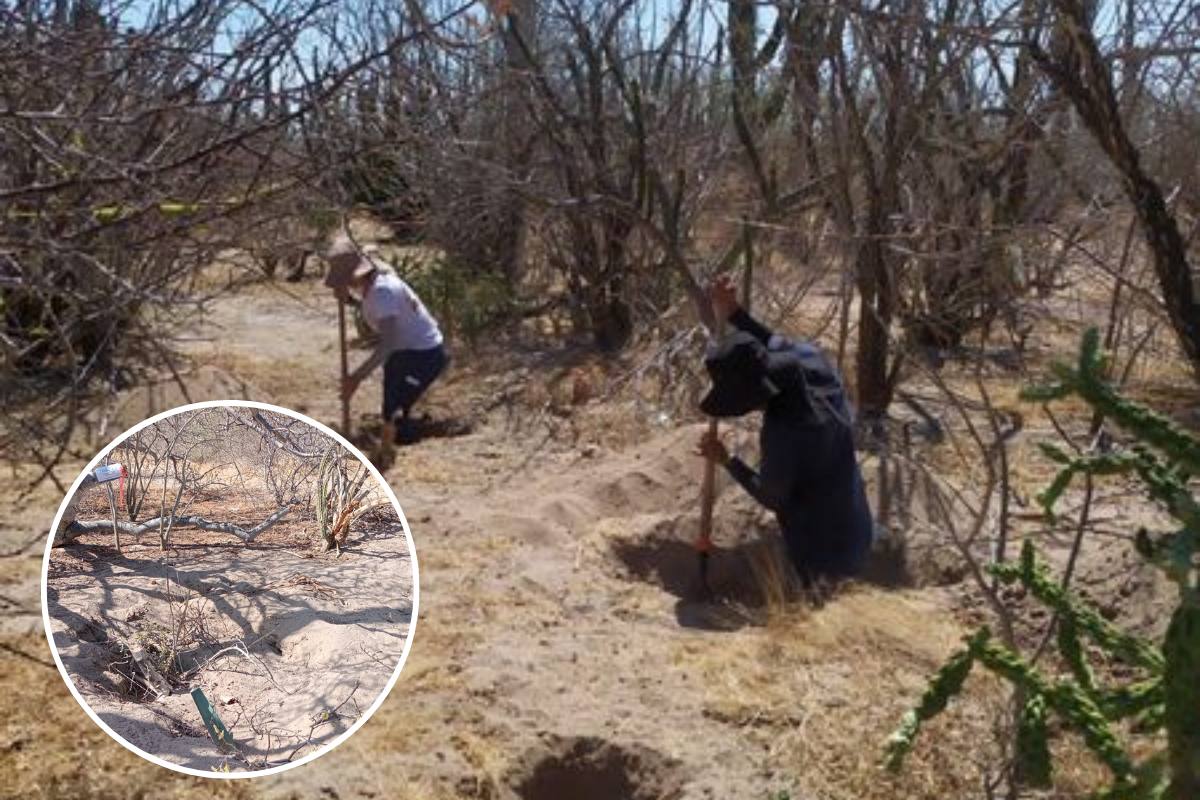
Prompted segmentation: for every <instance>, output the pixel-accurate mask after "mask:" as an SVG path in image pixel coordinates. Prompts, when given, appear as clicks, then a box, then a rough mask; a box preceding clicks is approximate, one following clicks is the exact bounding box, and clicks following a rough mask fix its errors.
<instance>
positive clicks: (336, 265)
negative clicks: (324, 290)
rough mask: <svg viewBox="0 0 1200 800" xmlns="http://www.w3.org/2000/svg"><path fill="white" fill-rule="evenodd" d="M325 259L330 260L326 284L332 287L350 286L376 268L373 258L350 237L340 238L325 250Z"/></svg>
mask: <svg viewBox="0 0 1200 800" xmlns="http://www.w3.org/2000/svg"><path fill="white" fill-rule="evenodd" d="M325 260H326V261H327V262H329V274H328V275H326V276H325V285H326V286H328V287H329V288H331V289H334V288H337V287H339V286H349V285H350V284H351V283H353V282H354V281H355V280H356V279H357V278H361V277H362V276H363V275H366V274H368V273H370V272H373V271H374V270H375V266H374V264H372V263H371V260H370V259H369V258H367V257H366V255H365V254H364V253H363V252H362V250H360V249H359V247H358V245H356V244H355V243H354V242H352V241H350V240H349V239H339V240H337V241H336V242H334V243H333V244H332V245H330V247H329V249H328V250H326V251H325Z"/></svg>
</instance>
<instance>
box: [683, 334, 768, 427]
mask: <svg viewBox="0 0 1200 800" xmlns="http://www.w3.org/2000/svg"><path fill="white" fill-rule="evenodd" d="M770 363H771V359H770V354H769V353H768V351H767V348H766V347H765V346H764V345H763V343H762V342H760V341H759V340H758V339H756V338H754V336H752V335H751V334H749V333H746V332H744V331H735V332H733V333H731V334H729V335H728V336H726V337H725V338H724V339H722V340H721V342H720V344H718V345H717V347H716V349H715V350H713V351H712V352H711V353H709V354H708V356H706V357H705V359H704V366H705V368H707V369H708V374H709V377H711V378H712V382H713V385H712V389H710V390H709V392H708V394H707V395H705V396H704V399H703V400H701V401H700V410H701V411H703V412H704V413H705V414H707V415H709V416H710V417H740V416H742V415H743V414H749V413H750V412H751V411H761V410H763V409H765V408H766V407H767V402H768V401H769V400H771V398H773V397H775V396H776V395H778V394H779V387H778V386H777V385H776V383H775V382H774V381H772V380H771V378H770V376H769V374H768V371H769V369H770Z"/></svg>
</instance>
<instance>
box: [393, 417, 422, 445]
mask: <svg viewBox="0 0 1200 800" xmlns="http://www.w3.org/2000/svg"><path fill="white" fill-rule="evenodd" d="M393 424H394V425H395V433H394V434H393V435H394V437H395V442H396V444H398V445H409V444H416V443H417V442H419V441H421V428H420V426H419V425H418V424H417V423H416V422H415V421H414V420H412V419H408V418H405V419H398V420H396V421H395V423H393Z"/></svg>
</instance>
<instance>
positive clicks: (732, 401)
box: [699, 279, 874, 586]
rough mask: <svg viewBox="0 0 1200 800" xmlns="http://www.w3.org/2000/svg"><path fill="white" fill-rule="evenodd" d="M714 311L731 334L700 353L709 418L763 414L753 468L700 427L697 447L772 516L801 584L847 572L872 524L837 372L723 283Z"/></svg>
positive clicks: (716, 287)
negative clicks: (744, 303) (740, 300)
mask: <svg viewBox="0 0 1200 800" xmlns="http://www.w3.org/2000/svg"><path fill="white" fill-rule="evenodd" d="M709 298H710V300H711V302H712V305H713V310H714V312H715V313H716V314H717V315H719V316H720V317H721V318H722V319H725V320H727V321H728V322H729V324H730V325H732V326H733V327H734V328H735V330H734V331H733V332H731V333H730V334H729V335H727V336H726V337H724V338H723V339H722V340H721V341H720V342H719V343H718V344H717V345H716V347H715V348H714V349H712V350H711V351H710V352H709V354H708V355H707V356H706V358H705V367H706V368H707V369H708V372H709V376H710V377H711V378H712V389H711V390H710V391H709V392H708V394H707V395H706V396H705V397H704V399H703V400H702V401H701V402H700V408H701V410H702V411H704V413H706V414H708V415H709V416H712V417H718V418H722V417H740V416H743V415H745V414H749V413H751V412H754V411H761V412H762V414H763V421H762V431H761V433H760V437H759V446H760V450H761V459H760V466H759V470H758V471H755V470H754V469H753V468H752V467H750V466H749V465H748V464H746V463H745V462H744V461H742V459H740V458H738V457H737V456H731V455H730V454H729V451H728V450H727V449H726V448H725V445H724V444H723V443H722V442H721V440H720V438H719V437H715V436H710V435H709V433H708V432H706V433H705V435H704V437H703V438H702V439H701V441H700V447H699V452H700V454H701V455H702V456H704V457H706V458H708V459H711V460H712V461H714V462H716V463H717V464H720V465H722V466H724V467H725V469H726V470H727V471H728V472H729V474H730V475H731V476H732V477H733V479H734V480H736V481H737V482H738V483H739V484H740V485H741V486H742V487H743V488H744V489H745V490H746V491H747V492H748V493H749V494H750V496H751V497H753V498H754V499H755V500H757V501H758V502H759V503H761V504H762V505H763V506H765V507H767V508H768V509H770V510H771V511H773V512H775V516H776V518H777V519H778V520H779V526H780V529H781V531H782V533H783V539H784V542H785V545H786V548H787V554H788V558H789V560H790V561H791V563H792V565H793V566H794V567H795V570H796V573H797V575H798V576H799V577H800V580H801V582H802V583H803V584H804V585H805V586H812V585H813V584H816V583H818V582H821V581H825V580H839V579H844V578H849V577H853V576H854V575H855V574H857V573H858V572H859V570H860V569H861V568H862V566H863V564H864V562H865V560H866V557H867V553H868V551H869V550H870V547H871V540H872V538H873V535H874V523H873V521H872V519H871V511H870V507H869V506H868V504H867V496H866V491H865V488H864V486H863V480H862V474H861V473H860V471H859V468H858V462H857V461H856V459H855V455H854V436H853V412H852V411H851V409H850V404H849V402H848V400H847V399H846V393H845V390H844V388H843V386H842V381H841V378H840V376H839V375H838V372H837V370H836V368H834V366H833V365H832V364H831V363H830V361H829V359H828V358H826V357H825V355H824V354H823V353H822V352H821V351H820V350H819V349H817V348H816V347H815V346H813V345H811V344H808V343H806V342H792V341H789V340H788V339H786V338H784V337H782V336H779V335H778V334H774V333H772V332H771V331H770V330H769V329H768V328H767V327H766V326H764V325H763V324H762V323H760V322H759V321H757V320H755V319H754V318H753V317H751V316H750V315H749V314H748V313H747V312H746V310H745V309H743V308H741V306H740V305H739V304H738V301H737V292H736V290H735V289H734V286H733V283H732V282H731V281H730V280H728V279H718V280H716V281H715V282H714V283H713V284H712V285H711V286H710V287H709Z"/></svg>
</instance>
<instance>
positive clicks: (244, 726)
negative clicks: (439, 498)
mask: <svg viewBox="0 0 1200 800" xmlns="http://www.w3.org/2000/svg"><path fill="white" fill-rule="evenodd" d="M93 505H94V504H93ZM231 506H232V508H230V507H231ZM206 507H207V508H206ZM81 510H82V511H87V510H88V509H86V508H84V509H81ZM92 511H93V513H92V514H90V515H89V518H91V517H94V516H95V514H94V509H92ZM191 511H192V513H197V514H200V515H201V516H206V517H208V518H212V519H221V518H222V517H220V516H218V515H220V514H222V513H224V514H225V515H226V516H228V515H229V514H230V513H231V512H238V511H241V512H242V513H243V514H247V512H248V514H247V515H248V516H249V517H251V518H253V516H254V514H255V513H256V512H255V511H254V510H253V509H247V508H245V505H244V504H242V507H241V508H239V507H238V505H237V504H236V503H228V502H215V501H210V502H208V503H203V504H200V505H196V506H193V508H192V509H191ZM257 513H261V514H263V515H265V514H266V513H267V512H266V511H265V510H263V511H261V512H257ZM369 516H370V515H369ZM82 517H83V514H82V513H81V518H82ZM284 520H285V521H284V522H281V523H278V524H277V525H276V526H274V527H273V528H271V529H269V530H268V532H267V533H266V534H263V535H260V536H259V537H258V538H256V539H255V540H254V542H253V543H251V544H249V545H244V544H242V543H241V542H240V541H238V540H237V539H235V538H233V537H231V536H224V535H222V534H212V533H206V532H203V531H187V530H179V531H176V532H175V533H173V535H172V548H171V551H170V552H169V553H163V552H162V551H161V550H160V548H159V547H158V544H157V541H154V542H153V543H151V542H150V541H148V540H152V539H154V536H153V535H150V534H146V535H144V536H143V537H142V539H143V542H142V543H138V544H132V545H131V544H130V543H129V542H128V538H127V539H126V541H125V543H124V546H123V548H122V553H121V554H120V555H117V553H116V552H115V549H114V548H113V547H112V546H111V545H112V537H111V534H89V535H86V536H82V537H80V538H79V539H78V540H77V542H76V544H74V545H71V546H68V547H65V548H55V549H54V550H52V551H51V556H50V564H49V580H48V585H47V596H48V599H49V611H50V627H51V631H52V633H53V637H54V642H55V645H56V646H57V648H58V652H59V656H60V657H61V659H62V663H63V666H64V667H65V668H66V669H67V671H68V672H69V673H70V675H71V677H72V680H73V682H74V684H75V686H76V688H77V689H78V690H79V692H80V694H81V695H82V697H83V699H84V701H85V702H86V703H87V704H88V706H89V707H90V708H91V709H92V711H93V712H95V714H96V715H97V716H98V717H99V718H100V719H101V720H103V721H104V722H105V724H107V725H108V726H109V727H110V728H111V729H112V730H113V731H114V732H115V733H117V734H118V735H119V736H121V737H122V738H123V739H124V740H125V741H127V742H129V743H130V744H132V745H133V746H134V747H136V748H137V749H139V750H141V751H143V752H145V753H149V754H151V755H154V756H157V757H158V758H160V759H162V760H164V761H166V762H168V763H172V764H179V765H181V766H184V767H188V768H191V769H198V770H210V769H214V768H218V769H224V768H225V767H226V765H228V768H229V769H230V770H232V771H247V770H254V769H262V768H266V766H277V765H278V764H281V763H287V762H288V761H289V760H293V761H294V760H299V759H302V758H304V757H305V756H306V755H308V754H310V753H312V752H314V751H315V750H317V749H319V748H320V747H323V746H324V745H326V744H328V743H329V742H331V741H333V740H334V739H336V738H337V737H338V736H340V735H341V734H342V733H344V732H345V731H346V730H347V728H348V727H349V726H351V725H353V724H354V723H355V722H356V721H357V720H358V719H359V718H360V717H361V716H362V714H363V712H366V711H367V710H368V709H369V708H370V707H371V705H372V704H373V703H374V702H375V700H376V698H378V697H379V695H380V694H381V692H382V691H383V690H384V688H385V687H386V685H387V683H388V681H389V680H390V679H391V677H392V674H393V673H394V671H395V668H396V666H397V664H398V663H399V659H400V655H401V652H402V651H403V648H404V644H405V642H406V640H407V637H408V634H409V624H410V621H411V615H412V600H413V569H412V562H411V559H410V558H409V555H410V554H409V552H408V544H407V539H406V537H405V535H404V530H403V527H402V526H401V524H400V521H399V519H398V518H397V517H396V515H395V512H394V511H392V510H391V509H387V510H386V511H385V512H383V513H380V514H379V515H378V519H377V520H376V521H374V522H369V521H364V522H363V523H361V524H360V525H359V526H358V528H357V530H356V531H355V535H354V536H352V538H351V540H350V541H349V542H347V547H346V548H345V549H344V550H343V551H342V552H341V554H340V555H338V554H337V553H336V552H331V553H324V554H321V553H319V552H318V550H317V549H316V548H315V547H314V546H313V541H312V540H313V537H312V536H310V535H309V534H308V533H306V532H305V528H306V527H307V528H308V529H311V528H312V523H311V522H308V523H302V522H301V521H299V520H289V518H288V517H285V518H284ZM172 631H178V632H179V634H178V638H177V639H174V640H173V638H172V633H171V632H172ZM182 640H186V641H187V645H186V646H180V647H179V648H178V649H179V651H180V658H179V660H178V662H177V663H170V661H169V659H167V658H165V657H164V656H163V655H162V654H163V653H166V652H169V651H170V649H171V647H172V646H174V644H175V642H176V641H182ZM239 644H240V645H242V646H244V647H245V648H246V652H245V653H242V652H238V651H233V652H228V650H227V649H228V648H230V647H235V646H237V645H239ZM131 647H142V648H143V649H145V650H146V651H147V652H148V655H149V657H150V658H151V659H153V660H155V661H157V662H158V663H159V665H160V666H161V665H162V664H163V663H167V664H169V667H168V668H169V669H172V670H178V672H180V673H183V676H182V677H181V678H179V679H176V680H173V683H174V692H173V693H172V694H171V695H170V696H167V697H164V698H162V699H159V700H155V699H154V698H153V697H152V696H149V694H148V693H147V692H146V691H145V688H144V686H141V685H138V686H136V687H135V686H131V685H130V681H129V676H130V675H131V674H132V673H133V672H134V670H133V666H132V665H131V664H130V656H129V648H131ZM222 650H226V651H227V652H226V654H225V655H224V656H222V657H220V658H217V659H216V660H211V659H212V658H213V656H214V655H216V654H217V653H218V652H220V651H222ZM169 677H174V676H169ZM197 687H199V688H201V689H202V690H203V691H204V694H205V695H206V696H207V697H208V699H209V700H210V701H211V702H212V703H213V704H214V705H215V706H216V707H217V708H218V713H219V715H220V716H221V718H222V721H223V722H224V723H225V725H226V726H227V727H228V728H229V730H230V732H231V733H232V734H233V737H234V741H235V743H236V744H237V747H238V750H239V751H240V756H241V757H235V756H229V755H227V754H224V753H223V752H222V751H221V750H220V749H219V748H218V747H217V746H216V745H214V743H213V742H212V741H211V740H210V739H209V737H208V736H207V734H206V731H205V728H204V726H203V724H202V722H201V720H200V717H199V715H198V713H197V710H196V707H195V704H194V701H193V699H192V697H191V695H190V694H189V692H190V691H191V690H192V689H194V688H197Z"/></svg>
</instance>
